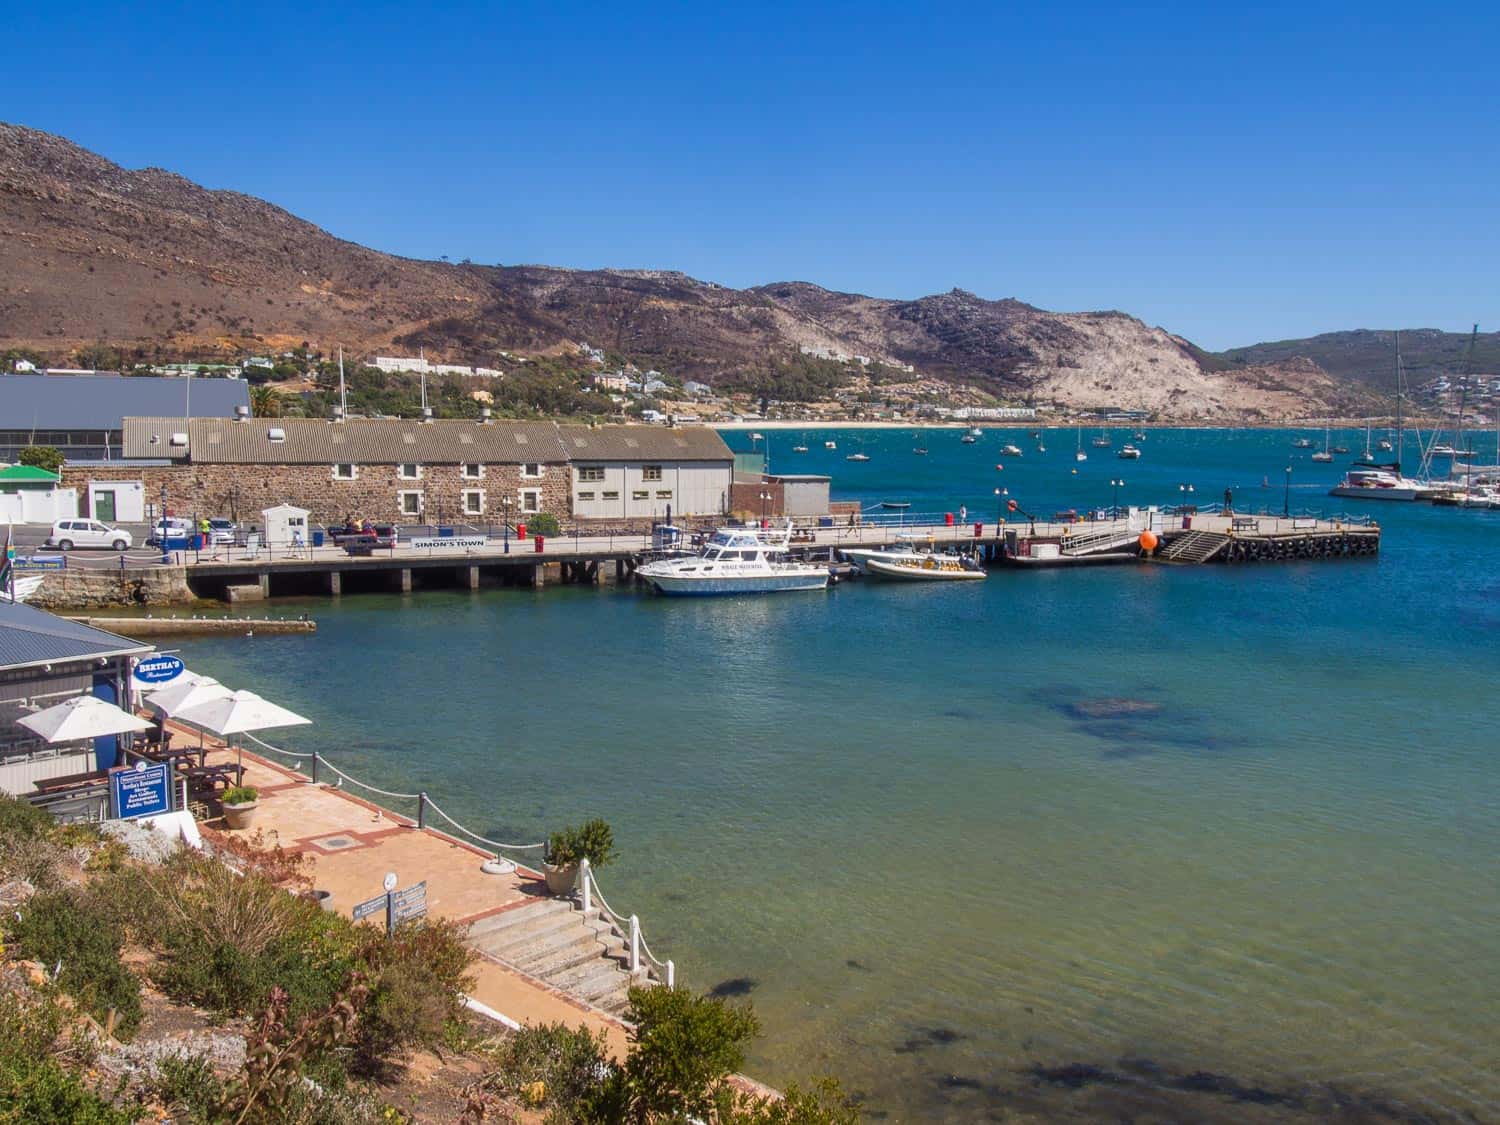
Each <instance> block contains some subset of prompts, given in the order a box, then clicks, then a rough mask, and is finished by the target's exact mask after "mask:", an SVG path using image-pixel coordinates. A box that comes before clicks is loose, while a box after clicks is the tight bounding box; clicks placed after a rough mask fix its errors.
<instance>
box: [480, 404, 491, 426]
mask: <svg viewBox="0 0 1500 1125" xmlns="http://www.w3.org/2000/svg"><path fill="white" fill-rule="evenodd" d="M479 424H480V425H481V426H488V425H489V424H490V408H489V407H488V406H481V407H480V408H479Z"/></svg>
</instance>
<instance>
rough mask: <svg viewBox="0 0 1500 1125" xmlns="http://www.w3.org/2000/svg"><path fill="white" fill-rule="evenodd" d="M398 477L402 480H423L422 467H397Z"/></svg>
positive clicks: (410, 465)
mask: <svg viewBox="0 0 1500 1125" xmlns="http://www.w3.org/2000/svg"><path fill="white" fill-rule="evenodd" d="M396 476H397V477H398V478H399V479H401V480H421V479H422V466H421V465H412V464H406V465H397V466H396Z"/></svg>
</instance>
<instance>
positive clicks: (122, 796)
mask: <svg viewBox="0 0 1500 1125" xmlns="http://www.w3.org/2000/svg"><path fill="white" fill-rule="evenodd" d="M109 795H110V801H111V803H112V804H113V805H114V810H115V818H116V819H117V820H130V819H131V818H133V817H137V816H156V815H158V814H159V813H166V812H171V811H172V788H171V779H170V778H169V776H168V772H167V764H166V763H165V762H155V763H147V762H137V763H136V764H135V765H134V766H132V767H130V768H128V769H118V770H113V771H111V773H110V775H109Z"/></svg>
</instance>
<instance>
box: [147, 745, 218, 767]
mask: <svg viewBox="0 0 1500 1125" xmlns="http://www.w3.org/2000/svg"><path fill="white" fill-rule="evenodd" d="M131 753H132V754H138V755H139V756H140V757H142V758H149V759H150V760H151V761H153V762H167V763H169V764H170V765H172V766H180V765H181V764H182V763H183V762H188V763H191V762H192V761H193V759H195V758H196V759H197V760H198V764H199V765H200V766H201V765H203V759H204V757H206V756H207V753H208V750H207V748H206V747H201V746H179V747H178V748H177V749H176V750H169V749H167V748H165V747H163V748H162V749H160V750H156V749H152V748H151V747H150V746H149V745H148V746H147V748H146V749H144V750H132V751H131Z"/></svg>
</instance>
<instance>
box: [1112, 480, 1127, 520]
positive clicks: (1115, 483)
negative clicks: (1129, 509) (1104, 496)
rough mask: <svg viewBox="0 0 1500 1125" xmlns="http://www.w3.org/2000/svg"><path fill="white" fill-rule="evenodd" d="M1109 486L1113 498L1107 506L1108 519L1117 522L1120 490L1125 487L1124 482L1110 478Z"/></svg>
mask: <svg viewBox="0 0 1500 1125" xmlns="http://www.w3.org/2000/svg"><path fill="white" fill-rule="evenodd" d="M1109 485H1110V487H1111V488H1113V489H1114V498H1113V499H1112V500H1111V501H1110V504H1109V518H1110V519H1115V520H1117V519H1119V518H1120V489H1122V488H1124V487H1125V482H1124V481H1123V480H1118V479H1116V478H1113V477H1111V478H1110V482H1109Z"/></svg>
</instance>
